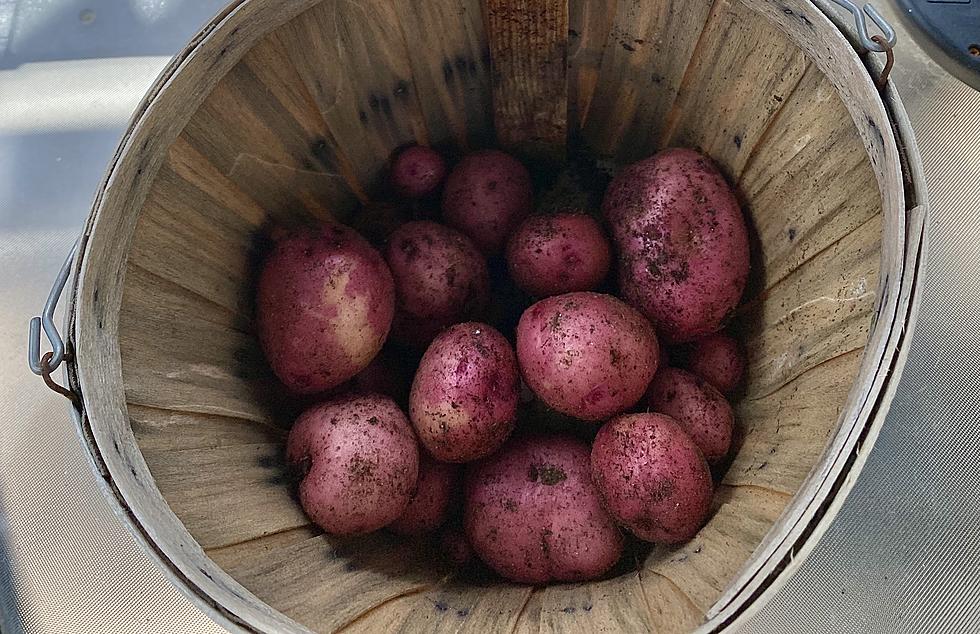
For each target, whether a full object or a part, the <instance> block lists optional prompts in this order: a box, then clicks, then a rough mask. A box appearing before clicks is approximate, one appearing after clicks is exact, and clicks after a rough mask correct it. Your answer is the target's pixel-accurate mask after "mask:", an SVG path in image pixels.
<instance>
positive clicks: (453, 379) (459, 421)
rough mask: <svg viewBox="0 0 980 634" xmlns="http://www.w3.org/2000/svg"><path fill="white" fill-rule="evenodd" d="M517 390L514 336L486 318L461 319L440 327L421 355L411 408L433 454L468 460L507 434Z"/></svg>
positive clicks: (489, 450)
mask: <svg viewBox="0 0 980 634" xmlns="http://www.w3.org/2000/svg"><path fill="white" fill-rule="evenodd" d="M519 392H520V381H519V378H518V372H517V360H516V359H515V358H514V351H513V349H512V348H511V346H510V342H508V341H507V339H506V338H505V337H504V336H503V335H502V334H500V333H499V332H497V331H496V330H494V329H493V328H492V327H490V326H488V325H486V324H481V323H476V322H469V323H463V324H457V325H455V326H452V327H450V328H448V329H446V330H444V331H443V332H442V333H440V334H439V336H438V337H436V338H435V340H434V341H433V342H432V345H430V346H429V348H428V349H427V350H426V351H425V354H424V355H423V356H422V361H421V362H420V363H419V367H418V371H416V373H415V380H414V381H413V382H412V391H411V394H410V395H409V405H408V411H409V415H410V417H411V419H412V424H413V425H414V426H415V431H416V433H417V434H418V436H419V440H421V441H422V444H423V445H425V448H426V449H427V450H428V451H429V453H431V454H432V455H433V457H435V458H436V459H437V460H441V461H443V462H468V461H470V460H476V459H477V458H482V457H483V456H486V455H488V454H490V453H493V452H494V451H496V450H497V448H499V447H500V446H501V445H502V444H503V443H504V441H505V440H507V437H508V436H509V435H510V433H511V431H513V429H514V423H515V421H516V418H517V401H518V396H519Z"/></svg>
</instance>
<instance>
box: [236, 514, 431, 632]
mask: <svg viewBox="0 0 980 634" xmlns="http://www.w3.org/2000/svg"><path fill="white" fill-rule="evenodd" d="M437 575H438V571H437V569H436V568H435V567H434V566H433V565H432V561H431V558H430V559H426V558H425V557H424V555H423V554H422V553H421V552H419V551H415V550H413V549H412V548H411V547H407V546H406V545H405V543H404V542H403V541H402V540H401V539H399V538H395V537H393V536H391V535H388V534H385V533H383V532H382V533H374V534H372V535H367V536H364V537H358V538H346V539H337V538H332V537H329V536H326V535H321V536H319V537H314V538H312V539H307V540H305V541H302V542H299V543H296V544H293V545H291V546H287V547H285V548H282V549H278V550H275V551H271V552H269V553H268V554H263V553H256V556H255V558H254V560H253V562H252V565H251V566H250V567H248V568H246V569H236V570H235V578H236V579H237V580H238V581H239V582H240V583H241V584H242V585H244V586H245V587H246V588H248V589H249V590H251V591H252V592H254V593H255V594H256V595H257V596H258V597H259V598H261V599H262V600H263V601H265V602H267V603H269V604H270V605H274V606H276V608H277V609H279V610H280V611H282V612H284V613H285V614H286V615H288V616H289V617H291V618H293V619H295V620H297V621H298V622H300V623H302V624H303V625H305V626H306V627H308V628H310V629H312V630H314V631H317V632H333V631H335V630H338V629H340V628H342V627H344V626H345V625H347V624H349V623H351V622H353V621H355V619H358V617H361V616H362V615H365V614H367V613H369V612H370V611H371V610H373V609H374V608H377V607H378V606H381V605H382V604H385V603H386V602H388V601H391V600H392V599H395V598H397V597H400V596H403V595H406V594H410V593H414V592H419V591H421V590H425V589H426V588H429V587H431V586H432V585H434V584H435V583H436V582H437V581H438V576H437Z"/></svg>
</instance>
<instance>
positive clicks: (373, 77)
mask: <svg viewBox="0 0 980 634" xmlns="http://www.w3.org/2000/svg"><path fill="white" fill-rule="evenodd" d="M272 37H273V38H274V39H276V40H278V42H279V45H280V46H281V47H282V48H283V49H285V51H286V54H287V56H288V58H289V60H290V62H291V63H292V66H293V67H294V68H295V69H296V71H297V72H298V75H299V78H300V82H301V84H302V85H303V86H305V87H306V89H307V90H308V91H309V93H310V94H311V95H312V98H313V100H314V102H315V103H316V107H317V109H318V110H319V112H320V115H321V117H322V118H323V120H324V121H325V122H326V126H327V129H328V132H327V133H326V134H324V135H323V137H322V138H321V139H317V142H316V148H317V153H318V154H320V155H323V156H326V157H331V160H335V161H338V162H343V163H344V164H346V165H349V166H350V169H351V171H352V178H353V183H352V187H353V188H354V190H355V191H358V192H367V193H371V192H372V191H377V190H378V189H379V186H380V183H379V179H380V177H381V174H382V170H383V169H384V167H385V165H386V164H387V161H388V158H389V156H390V154H391V152H392V150H393V149H395V148H397V147H399V146H401V145H404V144H406V143H416V142H419V143H428V141H429V133H428V130H427V129H426V124H425V121H426V118H425V116H424V114H423V109H422V106H421V104H420V102H419V95H418V91H419V87H418V86H417V85H416V83H415V80H414V77H413V74H412V64H411V56H410V55H409V52H408V48H409V45H408V44H407V43H406V41H405V39H404V35H403V33H402V29H401V22H400V20H399V11H398V8H397V6H396V5H395V4H393V3H392V2H390V1H388V0H357V1H354V0H329V1H326V2H321V3H319V4H318V5H317V6H316V7H314V8H313V9H311V10H309V11H307V12H306V13H304V14H303V15H301V16H300V17H299V18H297V19H295V20H293V21H291V22H289V23H288V24H287V25H286V26H285V27H284V28H283V29H282V31H281V32H279V33H276V34H274V35H273V36H272ZM362 195H363V194H362Z"/></svg>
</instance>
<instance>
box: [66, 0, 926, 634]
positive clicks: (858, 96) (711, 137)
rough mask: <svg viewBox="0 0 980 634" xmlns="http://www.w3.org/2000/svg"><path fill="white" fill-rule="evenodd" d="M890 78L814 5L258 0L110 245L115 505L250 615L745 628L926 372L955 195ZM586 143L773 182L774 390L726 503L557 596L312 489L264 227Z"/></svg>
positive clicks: (155, 138) (92, 247)
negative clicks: (940, 235)
mask: <svg viewBox="0 0 980 634" xmlns="http://www.w3.org/2000/svg"><path fill="white" fill-rule="evenodd" d="M566 59H567V64H566ZM866 63H867V64H869V66H870V68H869V67H866ZM878 70H879V66H878V65H877V62H874V61H869V60H867V59H862V57H861V56H859V55H858V54H857V53H856V52H855V50H854V49H853V47H852V46H851V45H850V44H849V42H848V39H847V38H846V37H845V36H844V35H843V34H842V33H841V31H840V30H839V29H838V28H836V27H835V26H834V24H833V23H832V22H831V21H830V20H829V19H828V18H827V17H826V16H825V14H824V13H823V12H821V10H819V9H818V8H817V7H816V6H815V5H813V4H811V3H810V2H807V1H806V0H715V1H714V2H712V1H710V0H646V1H643V2H641V1H639V0H619V1H616V0H601V1H588V2H586V1H585V0H566V1H565V2H562V1H555V0H550V1H545V0H537V1H534V2H532V1H530V0H517V1H508V0H483V1H482V2H480V1H478V0H426V1H425V2H421V1H419V2H408V1H407V0H357V1H356V2H355V1H353V0H350V1H346V0H323V1H322V2H318V1H316V0H291V1H282V0H237V1H236V2H233V3H232V4H231V6H229V7H228V8H227V9H226V10H225V11H224V13H222V14H221V15H219V16H218V17H217V18H216V19H215V20H214V21H213V22H212V23H211V24H209V25H208V26H207V27H206V28H205V29H204V30H203V31H202V32H201V33H200V34H199V35H198V36H197V37H196V38H195V39H194V41H193V42H191V44H190V45H189V46H188V47H187V48H186V49H185V50H184V51H183V52H182V53H180V54H179V55H178V56H177V57H176V58H175V59H174V61H173V62H172V63H171V65H170V66H169V67H168V68H167V69H166V70H165V71H164V73H163V74H162V75H161V77H160V78H159V80H158V81H157V83H156V84H155V85H154V86H153V88H152V89H151V90H150V92H149V94H148V95H147V97H146V98H145V100H144V101H143V103H142V104H141V106H140V108H139V110H138V112H137V113H136V115H135V117H134V119H133V122H132V124H131V127H130V129H129V131H128V132H127V133H126V135H125V137H124V139H123V141H122V143H121V145H120V147H119V150H118V152H117V154H116V156H115V158H114V159H113V162H112V164H111V166H110V169H109V172H108V175H107V177H106V181H105V183H104V186H103V188H102V190H101V192H100V194H99V196H98V197H97V200H96V202H95V205H94V209H93V212H92V214H91V217H90V219H89V221H88V225H87V227H86V229H85V233H84V236H83V239H82V242H81V245H80V248H79V252H80V256H79V258H78V264H77V265H76V283H75V285H74V288H73V295H72V302H71V308H70V311H69V314H70V317H69V320H70V323H69V342H70V347H71V349H73V351H74V354H73V356H72V360H71V361H70V363H69V381H70V386H71V388H72V389H73V390H74V391H75V392H76V393H77V394H79V395H80V397H81V407H80V409H79V413H80V416H79V420H80V429H81V431H82V434H83V437H84V440H85V442H86V444H87V447H88V449H89V450H90V453H91V456H92V459H93V465H94V468H95V469H96V470H97V471H98V473H99V474H100V475H101V477H102V478H103V480H104V482H105V491H106V494H107V496H108V497H109V498H110V500H112V501H113V502H114V503H115V504H116V506H117V508H118V510H119V513H120V515H121V517H123V518H124V519H125V521H126V522H127V523H128V524H129V525H130V526H131V527H132V529H133V531H134V533H135V534H136V535H137V537H138V539H139V540H140V541H141V542H142V543H143V544H144V545H145V547H146V548H147V550H148V551H150V552H151V553H152V554H153V555H154V556H155V557H156V559H157V560H158V561H159V563H160V565H161V566H163V568H164V569H165V570H166V571H167V572H168V573H169V574H170V576H171V577H172V579H173V581H174V583H175V584H176V585H177V586H178V587H179V588H181V589H182V590H183V591H184V592H185V593H186V594H188V595H189V596H190V597H192V598H193V599H194V600H195V601H196V602H197V603H198V604H199V605H200V606H201V607H202V608H203V609H205V610H206V611H207V612H208V613H210V614H211V615H213V616H214V618H216V619H217V620H219V621H220V622H221V623H223V624H224V625H226V626H227V627H230V628H232V629H238V630H241V631H247V632H273V631H275V632H306V631H310V630H312V631H317V632H332V631H337V630H340V629H345V628H346V629H348V630H350V631H394V630H400V631H401V630H403V631H434V630H437V629H439V630H440V631H441V630H443V629H445V630H449V629H452V630H453V631H457V630H459V631H463V630H465V631H473V632H490V631H498V630H516V631H519V632H531V631H533V632H539V631H548V632H551V631H561V632H564V631H628V632H638V631H674V630H689V629H695V628H698V627H701V628H702V629H703V630H705V631H708V630H717V629H723V628H725V627H728V626H730V625H732V624H733V623H736V622H738V621H739V620H740V619H744V618H745V617H746V615H748V614H750V613H751V612H752V610H753V609H755V608H757V607H758V606H759V605H761V603H762V602H763V601H764V599H765V598H766V597H768V596H770V595H771V594H772V593H773V591H774V588H776V587H778V585H779V584H780V583H782V582H783V581H784V580H785V579H786V577H787V576H788V575H789V574H791V573H792V571H793V570H794V569H795V568H796V567H797V566H798V565H799V562H800V561H801V560H802V558H803V557H804V556H805V555H806V553H807V552H808V551H809V550H810V549H811V548H812V546H813V544H814V542H815V541H816V539H817V538H818V537H819V535H820V534H821V533H823V532H824V530H825V529H826V526H827V524H828V522H829V521H830V519H831V518H832V517H833V516H834V514H835V512H836V509H837V508H838V507H839V505H840V503H841V501H842V500H843V498H844V496H845V495H846V492H847V490H848V489H849V488H850V486H851V483H852V482H853V480H854V478H855V477H856V475H857V473H858V471H859V470H860V467H861V465H862V463H863V461H864V459H865V457H866V456H867V453H868V450H869V449H870V447H871V445H872V444H873V442H874V439H875V437H876V435H877V432H878V429H879V426H880V424H881V422H882V420H883V417H884V412H885V410H886V409H887V404H888V402H889V400H890V398H891V395H892V393H893V391H894V389H895V385H896V383H897V378H898V375H899V373H900V369H901V367H902V364H903V361H904V356H905V351H906V348H907V340H908V336H909V328H910V327H911V321H912V316H913V314H914V309H915V306H916V304H915V298H916V296H917V293H916V288H917V285H918V283H919V271H920V266H921V258H922V230H923V222H924V217H925V206H924V195H923V189H922V179H921V175H920V172H919V169H918V163H917V158H916V154H915V148H914V141H913V140H912V137H911V134H910V132H909V129H908V127H907V125H906V123H905V120H904V115H903V112H902V110H901V105H900V103H899V102H898V100H897V97H896V96H895V95H894V94H893V93H892V89H891V87H890V86H889V87H886V89H885V92H884V93H883V94H879V91H878V90H877V89H876V87H875V84H874V82H873V79H872V76H877V73H878ZM568 139H570V140H571V141H570V142H571V143H573V145H574V147H575V148H578V149H581V148H585V149H587V150H588V151H590V152H592V153H593V154H594V155H595V156H597V157H599V158H602V159H603V160H606V161H610V162H612V163H622V162H625V161H630V160H633V159H637V158H640V157H643V156H645V155H648V154H650V153H652V152H654V151H656V150H657V149H659V148H662V147H664V146H668V145H685V146H694V147H699V148H702V149H703V150H704V151H706V152H707V153H709V154H710V155H711V156H713V157H714V158H715V159H716V160H717V161H718V162H719V164H720V165H721V166H722V167H723V169H724V171H725V172H726V174H727V176H728V177H729V178H730V179H731V181H732V182H733V183H735V184H736V185H737V187H738V189H739V191H740V193H741V196H742V197H743V200H744V209H745V212H746V214H747V217H748V219H749V222H750V225H751V229H752V232H753V234H754V236H755V238H756V239H757V240H756V242H757V251H758V258H757V262H756V263H755V264H754V267H753V280H752V283H751V287H750V290H749V291H748V293H747V301H746V303H745V306H744V308H743V309H742V310H741V312H740V313H739V315H738V316H737V323H738V325H739V327H740V328H741V330H742V333H743V336H744V338H745V341H746V343H747V347H748V354H749V370H748V376H749V379H748V385H747V387H746V391H745V394H744V397H743V398H742V399H741V401H740V402H739V403H738V404H737V414H738V419H739V425H740V429H741V435H742V440H741V443H740V447H739V449H738V452H737V455H736V456H735V459H734V462H733V463H732V465H731V467H730V468H729V470H728V471H727V473H726V475H725V476H724V478H723V480H722V482H721V484H720V486H719V489H718V493H717V503H716V505H715V506H716V508H715V509H714V511H713V514H712V516H711V519H710V521H709V522H708V523H707V525H706V526H705V527H704V528H703V530H701V531H700V533H699V534H698V535H697V537H696V538H695V539H693V540H692V541H691V542H690V543H688V544H685V545H683V546H679V547H673V548H667V547H657V548H655V549H654V550H653V551H652V552H650V554H648V555H646V556H645V557H644V558H642V560H640V561H637V565H636V566H635V567H633V568H631V569H630V570H629V571H628V572H624V573H623V574H620V575H618V576H615V577H613V578H609V579H606V580H602V581H596V582H593V583H582V584H557V585H551V586H547V587H540V588H532V587H527V586H522V585H516V584H511V583H504V582H499V581H487V580H474V579H468V578H466V577H462V576H458V575H456V574H454V573H452V571H449V570H447V569H444V568H440V567H439V566H437V565H435V564H434V563H431V561H430V558H429V557H428V555H426V553H425V551H424V550H420V549H418V548H416V547H415V546H414V545H413V544H411V543H408V542H405V541H404V540H402V539H400V538H396V537H393V536H390V535H386V534H383V533H381V534H377V535H372V536H369V537H365V538H358V539H334V538H330V537H327V536H324V535H321V534H318V532H317V531H316V530H314V528H312V527H311V526H310V525H309V523H308V521H307V519H306V517H305V516H304V515H303V513H302V511H301V510H300V508H299V507H298V505H297V504H296V503H295V502H294V500H293V499H291V497H290V495H289V492H288V490H287V488H288V487H287V486H285V484H284V481H283V478H282V469H281V463H282V459H281V454H282V442H283V438H284V434H285V433H286V430H287V429H288V425H289V423H290V420H289V417H288V416H285V415H283V414H282V410H281V409H280V408H279V407H277V403H276V399H275V398H274V397H273V396H271V395H272V394H273V390H272V388H271V386H272V384H273V380H272V377H271V375H270V373H269V371H268V370H267V369H266V366H265V364H264V363H263V361H262V359H261V355H260V352H259V350H258V348H257V346H256V342H255V339H254V337H253V334H252V330H251V319H252V311H251V304H250V295H251V292H250V288H249V280H250V276H251V274H252V271H253V266H254V253H255V250H256V244H257V242H259V240H258V239H257V236H259V235H260V233H261V231H262V229H263V228H264V227H265V226H266V225H268V224H269V223H273V222H284V223H292V222H295V221H302V220H304V219H305V220H309V219H323V218H330V217H335V218H341V219H348V218H350V214H351V213H352V210H353V209H355V207H356V204H357V203H358V202H365V201H367V200H370V199H371V198H372V196H374V195H375V192H376V184H377V180H378V175H379V173H380V172H381V170H382V169H383V168H384V165H385V161H386V159H387V157H388V156H389V154H390V153H391V151H392V150H393V149H394V148H396V147H398V146H400V145H402V144H405V143H410V142H415V141H419V142H423V143H430V144H434V145H439V146H442V147H445V148H448V149H451V150H453V151H462V150H465V149H468V148H473V147H476V146H481V145H485V144H491V143H495V144H500V145H503V146H505V147H511V148H513V149H515V151H518V152H522V153H524V154H525V155H527V156H535V157H544V158H543V159H542V160H544V159H548V158H554V157H560V156H561V155H562V153H563V152H564V151H565V147H566V140H568Z"/></svg>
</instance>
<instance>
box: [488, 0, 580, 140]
mask: <svg viewBox="0 0 980 634" xmlns="http://www.w3.org/2000/svg"><path fill="white" fill-rule="evenodd" d="M484 16H485V18H486V24H487V38H488V40H489V42H490V58H491V60H492V61H491V64H492V71H493V120H494V128H495V129H496V131H497V141H498V142H499V143H500V145H501V146H503V147H504V148H507V149H509V150H511V151H514V152H516V153H518V154H519V155H522V156H525V157H529V158H537V157H542V158H546V159H552V160H561V159H562V158H564V153H565V141H566V137H567V133H568V65H567V62H566V54H567V49H568V2H565V1H561V0H546V1H543V0H484Z"/></svg>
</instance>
